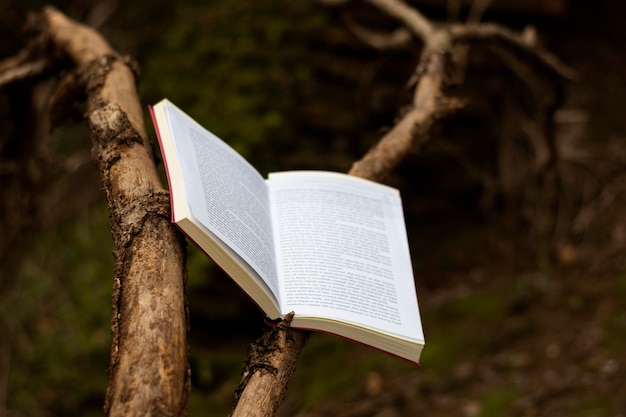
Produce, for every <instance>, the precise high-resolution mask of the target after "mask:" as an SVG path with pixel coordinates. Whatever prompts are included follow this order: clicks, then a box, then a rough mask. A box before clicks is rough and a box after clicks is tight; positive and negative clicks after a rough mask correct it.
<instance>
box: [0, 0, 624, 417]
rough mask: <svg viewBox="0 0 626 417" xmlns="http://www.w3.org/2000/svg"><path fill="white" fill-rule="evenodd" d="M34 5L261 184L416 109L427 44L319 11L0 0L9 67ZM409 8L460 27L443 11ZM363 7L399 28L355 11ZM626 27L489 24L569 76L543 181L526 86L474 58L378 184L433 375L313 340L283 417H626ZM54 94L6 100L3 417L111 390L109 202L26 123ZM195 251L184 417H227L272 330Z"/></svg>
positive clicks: (61, 142) (533, 20)
mask: <svg viewBox="0 0 626 417" xmlns="http://www.w3.org/2000/svg"><path fill="white" fill-rule="evenodd" d="M448 3H450V4H452V3H454V2H448ZM44 4H53V5H56V7H58V8H59V9H60V10H61V11H63V12H64V13H66V14H67V15H68V16H70V17H72V18H74V19H76V20H78V21H82V22H84V23H87V24H89V25H91V26H94V27H96V28H97V29H98V30H99V31H100V32H101V33H102V34H103V35H104V36H105V37H106V39H108V41H109V42H110V43H111V45H112V46H113V47H114V48H115V49H116V50H117V51H118V52H120V53H123V54H127V55H129V56H131V57H133V58H135V59H136V60H137V62H138V64H139V66H140V68H141V74H142V76H141V80H140V84H139V89H140V93H141V96H142V101H143V104H144V106H147V105H148V104H152V103H155V102H156V101H158V100H160V99H161V98H163V97H167V98H169V99H170V100H172V101H173V102H174V103H176V104H177V105H178V106H180V107H181V108H183V109H185V111H187V112H188V113H189V114H190V115H192V116H193V117H194V118H196V120H198V121H199V122H201V123H202V124H203V125H204V126H206V127H207V128H209V129H210V130H212V131H213V132H214V133H216V134H217V135H218V136H220V137H221V138H223V139H224V140H226V141H227V142H229V143H230V144H231V145H232V146H234V147H235V148H236V149H237V150H238V151H239V152H241V153H242V154H243V155H244V156H245V157H246V158H247V159H248V160H250V161H251V162H252V163H253V165H255V166H256V167H257V168H258V170H259V171H260V172H261V173H263V174H266V173H267V172H270V171H277V170H287V169H327V170H336V171H342V172H346V171H347V170H348V169H349V168H350V166H351V164H352V162H354V161H355V160H357V159H358V158H360V157H361V156H362V155H363V154H364V153H365V152H366V151H367V149H369V148H370V147H371V146H372V145H373V144H374V143H375V142H376V140H377V139H378V138H379V137H380V136H381V135H382V133H383V132H384V131H385V129H388V128H389V127H390V126H392V125H393V122H394V120H395V117H397V116H398V114H399V113H400V112H401V110H402V108H403V107H404V106H406V105H407V104H408V103H409V102H410V98H411V91H410V89H409V88H407V81H408V80H409V79H410V78H411V74H412V73H413V71H414V69H415V65H416V63H417V62H418V59H419V52H420V45H419V43H417V42H416V43H415V45H414V46H412V47H407V48H403V49H400V50H394V51H377V50H374V49H372V48H370V47H368V46H366V45H364V44H363V43H362V42H361V41H360V40H359V39H357V38H356V37H355V36H353V35H352V34H351V32H350V31H349V30H348V28H347V26H349V24H347V23H346V19H345V15H344V14H343V13H340V12H339V11H338V10H335V9H332V8H329V7H326V6H324V5H322V4H321V3H319V2H316V1H309V0H305V1H298V2H291V1H286V0H284V1H266V0H257V1H250V0H236V1H216V0H212V1H211V0H205V1H178V2H172V1H164V0H152V1H150V2H143V1H136V2H119V1H116V0H100V1H98V0H93V1H88V0H66V1H63V2H61V1H59V2H51V3H44V2H41V1H35V0H23V1H19V2H18V1H15V0H0V60H2V59H5V58H8V57H10V56H13V55H15V54H16V53H17V52H18V51H19V50H20V49H22V48H23V47H24V41H25V40H26V39H27V38H28V36H29V32H28V31H27V30H22V29H23V27H24V22H25V20H26V16H27V14H28V12H32V11H39V10H41V8H42V7H43V5H44ZM411 4H413V5H416V6H417V7H419V8H420V10H422V11H423V12H424V13H425V14H426V15H427V16H428V17H429V18H432V19H435V20H445V19H447V18H448V17H449V13H448V11H447V10H446V7H445V4H446V2H445V1H440V2H438V1H435V0H422V1H418V0H416V1H413V2H411ZM350 8H352V9H353V10H348V12H349V13H351V14H350V15H351V16H355V17H356V18H358V19H361V20H360V21H364V22H368V24H372V25H374V26H375V27H377V28H384V29H390V28H394V27H396V22H394V21H393V20H391V19H389V18H386V17H385V16H382V15H381V14H380V13H379V12H377V11H376V10H374V9H372V8H368V7H365V6H363V5H362V4H361V3H360V2H354V4H353V5H351V6H350ZM625 12H626V4H625V3H623V2H618V1H610V0H600V1H595V2H589V1H583V0H570V1H567V0H551V1H545V2H530V1H528V2H514V1H511V2H508V1H503V0H502V1H498V0H496V1H495V2H494V4H493V7H492V8H490V9H488V10H487V13H486V14H485V20H488V21H495V22H498V23H500V24H503V25H505V26H508V27H510V28H512V29H515V30H522V29H523V28H524V27H525V26H526V25H533V26H534V27H535V28H536V29H537V33H538V36H539V37H540V39H541V41H542V42H543V43H544V45H545V46H546V48H547V49H549V50H551V51H552V52H554V53H555V54H556V55H557V56H559V57H560V58H561V59H562V60H563V61H564V62H566V63H567V64H568V65H571V66H572V67H573V68H574V69H575V70H576V71H577V72H578V74H579V80H578V81H577V82H575V83H571V84H567V85H565V86H564V89H563V91H562V92H563V97H562V104H561V107H560V109H559V110H558V111H557V112H556V113H555V115H554V120H553V121H554V126H555V132H556V141H557V146H558V149H559V155H560V159H559V162H558V167H557V168H556V169H557V171H556V172H552V173H551V174H550V175H543V174H545V173H539V174H537V173H533V170H532V165H533V161H535V159H536V158H537V155H536V154H537V153H538V151H537V149H536V148H535V149H534V150H533V146H531V145H532V143H533V137H535V136H536V134H537V133H536V125H535V124H533V120H532V116H533V111H532V109H533V99H536V98H537V96H536V95H535V96H533V93H532V92H530V89H529V88H528V85H527V84H526V82H527V80H521V79H519V78H518V77H517V75H516V74H514V73H513V72H511V71H509V70H508V69H507V66H506V65H504V64H503V63H502V62H503V61H502V55H501V54H499V53H497V51H494V50H493V49H489V48H482V49H481V48H476V49H472V50H470V54H469V56H470V59H469V60H468V69H467V74H466V76H465V79H464V82H463V84H462V85H459V86H458V87H457V88H456V90H454V91H453V94H455V95H458V96H460V97H462V98H463V99H464V100H466V106H465V108H464V109H462V110H461V111H459V113H458V114H457V115H455V116H453V117H452V118H451V119H449V120H446V121H444V122H443V123H442V126H441V127H440V128H439V129H437V130H436V131H435V132H433V134H432V135H431V139H430V141H429V142H428V143H427V144H426V145H425V146H424V147H423V148H422V149H420V150H419V151H418V152H415V153H414V154H413V155H411V156H410V157H409V158H408V160H407V161H406V162H404V163H403V164H402V166H401V167H400V168H399V169H398V170H397V171H396V173H395V174H394V175H393V176H392V177H390V178H389V179H388V183H389V184H391V185H393V186H396V187H398V188H400V189H401V192H402V195H403V200H404V204H405V212H406V218H407V226H408V228H409V235H410V244H411V249H412V255H413V262H414V269H415V276H416V282H417V289H418V296H419V302H420V307H421V309H422V320H423V324H424V330H425V334H426V341H427V344H426V348H425V350H424V353H423V357H422V365H421V367H419V368H416V367H413V366H411V365H408V364H405V363H403V362H401V361H399V360H397V359H394V358H390V357H388V356H386V355H384V354H382V353H379V352H374V351H371V350H369V349H367V348H365V347H362V346H358V345H355V344H352V343H349V342H347V341H344V340H340V339H337V338H333V337H330V336H326V335H321V334H314V335H312V336H311V338H310V340H309V341H308V344H307V346H306V347H305V349H304V351H303V353H302V355H301V357H300V360H299V365H298V369H297V370H296V373H295V375H294V377H293V379H292V382H291V384H290V387H289V391H288V393H287V398H286V399H285V402H284V403H283V406H282V408H281V415H292V416H294V415H297V416H321V415H333V416H379V417H393V416H408V415H429V416H444V415H457V416H467V417H474V416H484V417H487V416H502V415H511V416H518V415H519V416H539V415H546V416H547V415H549V416H581V417H582V416H585V417H586V416H589V417H591V416H614V417H617V416H624V410H626V355H625V351H626V309H625V308H624V306H625V305H626V217H625V216H626V214H625V213H626V212H625V211H624V202H625V201H624V196H625V194H624V191H626V182H625V179H626V177H624V172H625V171H624V168H625V167H626V125H625V123H624V114H625V113H624V111H625V110H624V109H626V41H625V40H626V14H625ZM464 13H466V9H462V11H461V14H464ZM45 88H46V87H45V85H44V86H43V87H38V88H36V89H35V88H31V87H29V86H28V85H24V84H18V85H11V86H8V87H0V150H1V151H2V155H0V157H1V158H2V159H1V160H0V198H1V200H2V206H1V207H2V216H3V219H4V220H3V222H2V224H3V226H4V227H6V230H0V235H1V237H0V250H2V253H0V259H1V261H2V263H1V264H0V269H2V275H0V417H3V416H78V415H80V416H96V415H101V414H102V404H103V399H104V392H105V389H106V385H107V380H108V369H107V368H108V366H109V355H110V352H109V349H110V334H109V322H110V314H111V308H110V304H111V290H112V286H113V282H112V277H113V273H112V272H113V258H112V255H111V251H112V241H111V237H110V232H109V224H108V215H107V208H106V202H105V199H104V193H103V192H102V191H101V187H100V181H99V177H98V173H97V171H96V169H95V166H94V165H93V164H92V163H91V161H90V146H91V145H90V141H89V132H88V131H87V128H86V125H85V123H84V122H82V121H80V120H77V121H76V123H74V124H71V123H67V124H65V125H64V126H62V127H61V128H59V129H57V130H56V131H55V132H54V133H53V134H51V135H49V134H48V128H47V126H46V125H45V124H44V123H38V122H37V120H34V119H33V120H31V119H29V118H31V117H33V114H34V113H33V111H32V105H31V102H30V98H29V97H31V94H32V97H35V100H37V99H39V97H43V96H45V95H46V90H45ZM550 91H551V90H550ZM550 91H546V94H550ZM535 93H536V92H535ZM146 116H147V112H146ZM146 122H147V126H148V131H149V134H150V135H151V137H152V138H153V139H154V133H153V130H152V128H151V123H150V122H149V121H148V119H147V118H146ZM20 129H22V130H20ZM26 130H28V131H26ZM26 137H29V138H38V139H37V140H38V142H28V141H26V140H22V141H20V138H26ZM557 173H558V175H556V174H557ZM18 174H19V175H18ZM540 174H541V175H540ZM189 250H190V256H189V285H188V299H189V304H190V312H191V330H190V355H191V356H190V362H191V368H192V391H191V396H190V404H189V413H190V415H192V416H205V415H216V416H217V415H226V414H228V411H229V409H230V407H231V405H232V400H233V390H234V389H235V387H236V386H237V384H238V382H239V378H240V370H241V369H242V366H243V361H244V360H245V359H246V347H247V345H248V344H249V343H250V342H252V341H253V340H254V339H255V338H256V337H257V336H259V335H260V332H261V329H262V326H263V320H262V316H261V314H260V313H259V311H257V310H256V308H255V307H254V306H253V305H252V304H251V302H250V301H249V300H248V299H247V298H246V297H245V296H244V295H243V294H242V293H241V292H240V291H239V289H237V288H236V287H235V286H234V285H233V284H232V283H231V282H230V280H229V279H228V278H227V277H225V276H223V275H222V274H221V273H220V272H219V271H217V270H216V269H215V268H214V267H213V266H212V265H211V263H210V261H209V260H208V259H206V257H205V256H203V255H202V254H200V253H198V252H197V251H196V250H195V249H194V248H193V247H190V248H189Z"/></svg>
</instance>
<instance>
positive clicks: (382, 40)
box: [344, 15, 412, 50]
mask: <svg viewBox="0 0 626 417" xmlns="http://www.w3.org/2000/svg"><path fill="white" fill-rule="evenodd" d="M344 21H345V22H346V25H347V26H348V28H349V29H350V30H351V31H352V33H354V35H355V36H356V37H358V38H359V39H360V40H361V41H362V42H363V43H365V44H367V45H369V46H371V47H372V48H375V49H380V50H384V49H398V48H402V47H405V46H407V45H409V43H410V42H411V39H412V35H411V32H410V31H409V30H408V29H406V28H398V29H396V30H394V31H393V32H391V33H376V32H374V31H371V30H369V29H366V28H364V27H363V26H361V25H359V24H358V23H357V22H355V21H354V19H352V18H351V17H349V16H348V15H346V16H345V17H344Z"/></svg>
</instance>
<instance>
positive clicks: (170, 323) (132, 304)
mask: <svg viewBox="0 0 626 417" xmlns="http://www.w3.org/2000/svg"><path fill="white" fill-rule="evenodd" d="M42 17H43V23H44V33H45V34H47V35H48V36H49V39H50V42H51V43H52V45H53V47H54V48H55V49H56V50H57V51H59V52H60V53H62V54H63V55H65V56H68V57H69V58H70V59H71V60H72V61H73V62H74V64H75V65H76V67H77V70H76V72H75V74H74V76H73V77H71V78H70V79H69V81H68V82H66V83H64V84H63V85H62V87H61V89H62V90H67V91H69V90H72V89H75V88H76V84H78V86H79V87H80V88H81V89H84V91H85V92H86V94H87V111H86V117H87V120H88V123H89V126H90V128H91V132H92V141H93V149H92V157H93V159H94V161H95V162H96V164H97V165H98V167H99V170H100V174H101V177H102V182H103V186H104V190H105V192H106V196H107V201H108V205H109V210H110V217H111V230H112V234H113V240H114V251H113V255H114V257H115V261H116V265H115V285H114V291H113V317H112V321H111V330H112V338H113V341H112V348H111V367H110V372H111V376H110V382H109V386H108V389H107V394H106V400H105V412H106V414H107V415H109V416H140V415H141V416H180V415H185V414H186V407H187V406H186V402H187V396H188V390H189V370H188V369H189V368H188V364H187V351H188V346H187V327H188V324H187V312H186V303H185V292H184V286H185V280H186V272H185V268H184V265H185V262H184V261H185V259H184V258H185V254H184V250H183V245H182V240H181V237H180V235H179V233H178V232H177V231H176V230H175V228H174V227H173V226H172V224H171V223H170V214H169V213H170V212H169V210H170V209H169V197H168V192H167V190H166V189H165V188H164V187H163V185H162V183H161V180H160V178H159V175H158V172H157V169H156V164H155V160H154V156H153V153H152V148H151V145H150V142H149V140H148V137H147V134H146V131H145V127H144V124H143V112H142V109H141V105H140V102H139V98H138V95H137V91H136V86H135V82H136V80H135V76H134V74H133V71H132V70H131V66H130V65H129V61H127V60H125V59H123V58H122V57H120V56H119V55H118V54H117V53H116V52H115V51H114V50H113V49H112V48H111V47H110V46H109V45H108V44H107V43H106V41H104V40H103V39H102V37H101V36H100V35H99V34H97V33H96V32H95V31H93V30H91V29H90V28H88V27H86V26H83V25H80V24H78V23H76V22H73V21H71V20H70V19H68V18H67V17H66V16H64V15H63V14H62V13H60V12H58V11H57V10H55V9H53V8H46V9H45V10H44V12H43V14H42ZM67 91H59V93H58V94H57V97H63V96H64V95H66V94H67ZM56 104H57V105H58V106H60V105H62V103H61V102H60V101H58V102H57V103H56ZM53 110H56V109H53Z"/></svg>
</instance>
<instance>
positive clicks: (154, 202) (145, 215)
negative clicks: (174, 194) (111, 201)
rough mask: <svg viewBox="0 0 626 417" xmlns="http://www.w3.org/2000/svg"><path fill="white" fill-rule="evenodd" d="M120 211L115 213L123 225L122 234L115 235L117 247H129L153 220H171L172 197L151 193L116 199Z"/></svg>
mask: <svg viewBox="0 0 626 417" xmlns="http://www.w3.org/2000/svg"><path fill="white" fill-rule="evenodd" d="M116 200H118V201H116V203H117V205H118V207H119V210H118V211H117V212H116V213H115V215H116V217H118V218H119V222H117V223H119V224H120V225H121V228H120V232H119V233H118V234H115V233H114V238H115V243H116V246H117V247H119V248H125V247H128V246H129V245H130V244H131V242H132V240H133V239H134V238H135V237H136V236H137V235H138V234H139V233H141V231H142V230H143V229H144V225H145V223H146V222H147V221H150V220H151V219H155V218H158V219H169V218H170V195H169V192H168V191H165V190H162V191H150V192H149V193H148V194H146V195H143V196H132V197H129V196H124V195H120V196H119V197H117V198H116Z"/></svg>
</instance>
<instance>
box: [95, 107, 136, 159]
mask: <svg viewBox="0 0 626 417" xmlns="http://www.w3.org/2000/svg"><path fill="white" fill-rule="evenodd" d="M95 104H96V105H95V106H94V107H95V109H93V110H92V111H91V113H90V114H89V115H88V121H89V126H90V127H91V132H92V136H93V138H92V139H93V142H94V152H95V154H96V155H97V158H98V161H99V163H100V164H101V165H103V167H105V168H109V167H111V166H112V165H113V164H114V163H115V161H117V160H118V159H119V158H120V152H121V150H122V149H123V148H124V147H129V146H132V145H133V144H135V143H137V144H142V145H143V138H142V136H141V134H140V133H139V132H137V130H136V129H135V128H134V126H133V125H132V123H131V122H130V120H129V119H128V116H127V115H126V112H124V110H123V109H122V108H121V106H120V105H119V104H117V103H107V102H105V101H104V100H103V99H99V100H98V101H97V102H95Z"/></svg>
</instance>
